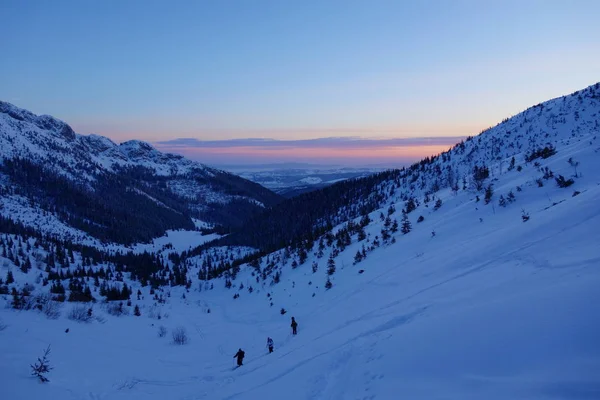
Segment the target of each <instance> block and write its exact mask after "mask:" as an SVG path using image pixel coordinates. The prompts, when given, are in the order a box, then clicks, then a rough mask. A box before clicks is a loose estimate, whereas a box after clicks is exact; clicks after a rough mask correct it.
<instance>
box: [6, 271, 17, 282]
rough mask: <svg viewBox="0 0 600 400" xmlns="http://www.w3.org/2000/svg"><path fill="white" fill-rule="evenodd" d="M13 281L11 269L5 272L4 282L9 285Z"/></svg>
mask: <svg viewBox="0 0 600 400" xmlns="http://www.w3.org/2000/svg"><path fill="white" fill-rule="evenodd" d="M14 281H15V278H14V277H13V273H12V271H8V272H7V273H6V284H7V285H10V284H11V283H13V282H14Z"/></svg>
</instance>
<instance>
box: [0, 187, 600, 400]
mask: <svg viewBox="0 0 600 400" xmlns="http://www.w3.org/2000/svg"><path fill="white" fill-rule="evenodd" d="M565 193H566V192H565ZM569 195H570V194H569ZM598 204H600V186H598V185H596V186H590V187H588V189H587V190H585V191H584V192H582V193H581V194H580V195H579V196H577V197H573V198H570V199H569V201H566V202H562V203H558V204H556V205H554V206H552V207H548V200H547V199H544V198H540V199H538V200H535V201H532V202H531V203H530V204H528V207H529V209H530V210H531V211H532V218H531V219H530V220H529V221H527V222H526V223H523V222H522V221H521V218H520V209H519V208H517V207H514V208H513V209H511V208H510V207H509V208H507V209H503V210H498V209H496V210H495V211H494V212H492V210H491V207H487V208H485V210H484V207H480V208H481V209H480V210H479V211H478V212H479V213H480V214H478V215H480V216H481V218H482V222H480V221H479V219H478V218H477V220H475V219H474V217H473V208H474V204H473V203H472V202H467V201H464V199H463V200H459V199H457V200H455V201H454V202H453V200H452V199H449V200H448V201H445V203H444V208H445V211H444V214H443V218H437V219H435V220H434V219H426V221H425V222H423V223H422V224H420V225H419V228H418V229H414V230H413V232H411V233H410V234H409V235H406V236H402V235H400V237H398V241H397V243H396V244H393V245H390V246H389V247H387V248H385V249H380V251H375V252H373V253H371V254H369V257H368V258H367V259H366V260H365V261H363V262H362V263H360V264H357V265H352V260H351V256H352V255H353V254H354V252H356V248H358V247H353V248H350V249H349V250H348V251H347V252H345V253H344V254H346V253H347V255H348V256H346V258H345V259H344V258H343V257H342V258H341V259H340V261H339V262H338V265H337V266H338V272H337V273H336V275H335V276H334V281H333V283H334V286H333V288H332V289H331V290H328V291H326V290H324V288H323V287H322V284H323V283H324V281H325V279H324V277H325V272H324V271H325V267H324V263H325V261H324V259H321V260H320V263H321V264H322V265H321V266H320V269H319V271H318V273H316V274H313V273H312V271H311V268H310V264H311V262H312V258H311V259H309V260H308V262H307V263H306V264H305V265H302V266H300V267H298V268H297V269H296V270H286V271H285V273H284V275H283V276H282V282H281V283H280V284H279V285H275V286H272V287H271V286H269V285H263V286H260V285H256V286H255V291H254V293H252V294H249V293H248V291H247V290H241V291H239V293H240V298H238V299H236V300H234V299H232V296H233V293H236V292H237V290H235V291H234V290H233V289H232V290H228V289H225V288H222V287H221V286H222V283H220V281H216V282H215V285H217V284H218V283H219V284H218V286H219V287H215V289H214V290H208V291H206V290H203V291H198V290H197V287H196V285H195V286H194V288H193V289H192V290H190V292H189V293H186V296H185V299H183V298H182V296H183V294H184V292H185V289H183V288H180V287H178V288H171V289H170V292H171V297H170V298H168V301H167V303H166V304H165V305H163V306H162V311H161V312H162V314H163V317H162V318H161V319H160V320H159V319H156V318H150V314H151V312H150V310H151V308H152V303H153V302H152V301H150V300H147V301H142V302H141V304H143V306H142V316H141V317H134V316H126V317H113V316H109V315H105V314H103V311H102V306H100V305H96V306H95V309H96V311H95V312H96V314H97V315H104V317H103V322H99V321H94V322H92V323H89V324H78V323H75V322H73V321H70V320H68V319H67V318H66V316H65V315H66V310H67V309H68V307H70V304H66V305H65V306H64V312H63V316H62V317H61V318H59V319H57V320H48V319H46V317H45V316H44V315H42V314H41V313H36V312H31V311H28V312H15V311H13V310H9V309H8V308H3V309H0V319H1V320H2V321H3V323H4V324H6V328H5V329H4V330H3V331H1V332H0V354H1V356H0V387H2V389H1V393H2V398H4V399H10V400H18V399H33V398H44V399H61V400H68V399H98V400H99V399H115V400H118V399H144V400H149V399H181V400H192V399H281V398H285V399H288V400H294V399H397V398H405V399H457V400H458V399H460V400H464V399H598V398H600V340H599V338H600V313H599V311H598V307H599V304H600V290H599V288H600V245H599V243H600V240H599V239H600V231H599V228H598V227H599V226H600V208H599V207H598ZM430 220H431V221H432V222H430ZM433 221H435V222H433ZM428 223H431V225H429V226H428V225H427V224H428ZM434 229H435V231H436V233H437V234H436V236H435V237H431V230H434ZM353 246H358V244H353ZM344 260H345V261H344ZM359 269H364V271H365V272H364V273H363V274H359V273H358V270H359ZM253 279H254V278H253V277H252V276H250V272H249V271H242V273H240V275H239V277H238V279H237V280H236V282H235V283H236V284H238V285H239V283H240V282H244V284H245V286H246V287H248V285H249V284H254V282H253ZM309 282H310V284H309ZM135 289H136V290H137V288H135ZM146 290H147V288H146ZM267 293H270V294H271V299H272V301H273V302H274V304H275V305H274V306H273V307H270V306H269V302H270V301H271V300H269V299H268V298H267ZM313 293H315V295H314V297H313ZM146 297H148V298H149V297H150V296H147V295H146ZM9 299H10V298H7V300H6V302H7V303H8V301H9ZM281 307H284V308H285V309H286V310H287V313H286V314H285V315H281V314H280V312H279V311H280V308H281ZM209 309H210V312H208V310H209ZM155 312H156V311H155ZM292 315H293V316H295V317H296V319H297V321H298V323H299V332H298V335H297V336H292V335H291V332H290V316H292ZM160 325H164V326H165V327H166V328H167V329H168V333H167V335H166V337H163V338H160V337H158V335H157V332H158V327H159V326H160ZM178 326H183V327H185V328H186V330H187V334H188V336H189V339H190V341H189V343H188V344H187V345H184V346H176V345H174V344H172V343H171V332H172V330H173V329H174V328H176V327H178ZM67 328H69V332H68V333H66V332H65V329H67ZM267 336H270V337H272V338H273V339H274V341H275V352H274V353H273V354H268V353H267V349H266V339H267ZM48 344H50V345H51V349H52V352H51V354H50V361H51V365H52V366H53V367H54V369H53V370H52V371H51V372H50V374H49V375H48V377H49V379H50V382H49V383H46V384H42V383H39V382H38V381H36V380H35V378H33V377H31V376H30V367H29V365H30V364H31V363H33V362H34V361H35V360H36V358H37V357H39V356H41V354H42V352H43V350H44V349H45V348H46V346H48ZM240 347H241V348H243V349H244V350H245V352H246V359H245V360H244V365H243V366H242V367H241V368H239V369H233V366H234V362H235V360H234V358H233V355H234V354H235V352H236V351H237V349H238V348H240Z"/></svg>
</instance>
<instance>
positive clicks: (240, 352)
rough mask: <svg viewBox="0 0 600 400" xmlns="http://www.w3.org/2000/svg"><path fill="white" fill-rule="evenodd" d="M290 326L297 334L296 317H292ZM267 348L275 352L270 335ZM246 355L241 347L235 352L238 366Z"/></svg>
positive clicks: (293, 332)
mask: <svg viewBox="0 0 600 400" xmlns="http://www.w3.org/2000/svg"><path fill="white" fill-rule="evenodd" d="M290 326H291V327H292V335H295V334H297V333H298V323H297V322H296V319H295V318H294V317H292V324H291V325H290ZM267 348H268V349H269V353H272V352H273V349H274V343H273V339H271V338H270V337H267ZM245 355H246V353H245V352H244V350H242V349H241V348H240V349H239V350H238V352H237V353H235V355H234V356H233V358H237V365H238V367H240V366H242V365H243V361H244V356H245Z"/></svg>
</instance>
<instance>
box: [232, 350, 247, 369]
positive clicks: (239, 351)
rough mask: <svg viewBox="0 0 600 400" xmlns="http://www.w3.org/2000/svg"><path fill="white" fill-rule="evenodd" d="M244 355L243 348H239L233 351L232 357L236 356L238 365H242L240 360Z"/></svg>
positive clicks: (242, 359)
mask: <svg viewBox="0 0 600 400" xmlns="http://www.w3.org/2000/svg"><path fill="white" fill-rule="evenodd" d="M244 355H245V353H244V350H242V349H239V350H238V352H237V353H235V356H233V358H236V357H237V364H238V367H241V366H242V361H244Z"/></svg>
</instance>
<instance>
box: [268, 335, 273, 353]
mask: <svg viewBox="0 0 600 400" xmlns="http://www.w3.org/2000/svg"><path fill="white" fill-rule="evenodd" d="M267 347H268V348H269V353H272V352H273V339H271V338H270V337H268V338H267Z"/></svg>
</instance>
